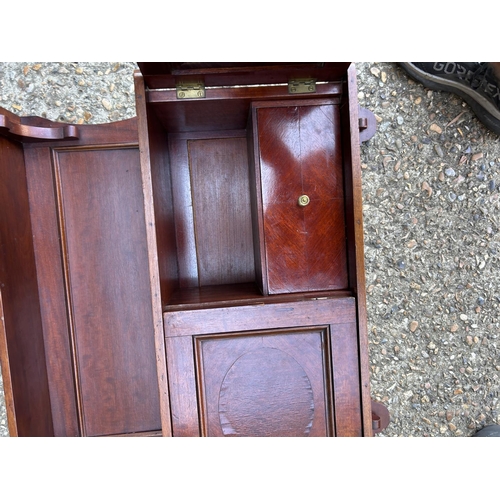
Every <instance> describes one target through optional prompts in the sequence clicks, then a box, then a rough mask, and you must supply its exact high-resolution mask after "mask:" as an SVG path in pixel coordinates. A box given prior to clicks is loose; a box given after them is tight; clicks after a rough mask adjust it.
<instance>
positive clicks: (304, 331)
mask: <svg viewBox="0 0 500 500" xmlns="http://www.w3.org/2000/svg"><path fill="white" fill-rule="evenodd" d="M354 304H355V301H354V299H352V298H345V299H325V300H309V301H297V302H289V303H285V304H277V303H274V304H273V303H270V304H265V305H262V304H261V305H246V306H236V307H228V308H217V307H216V308H212V309H199V310H191V311H189V310H181V311H175V310H172V311H169V312H167V313H166V314H165V335H166V349H167V353H168V356H167V364H168V371H169V389H170V396H171V410H172V427H173V434H174V436H215V437H223V436H227V437H236V436H241V437H245V436H247V437H248V436H256V437H261V436H274V437H286V436H288V437H291V436H293V437H301V436H303V437H307V436H310V437H313V436H335V435H337V436H360V435H362V419H361V399H360V394H361V391H360V387H359V376H358V368H357V367H358V365H359V361H358V348H357V330H356V322H355V310H354Z"/></svg>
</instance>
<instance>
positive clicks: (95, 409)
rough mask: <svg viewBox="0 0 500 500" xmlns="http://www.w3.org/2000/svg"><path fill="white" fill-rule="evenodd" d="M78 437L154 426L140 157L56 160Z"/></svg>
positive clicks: (75, 155)
mask: <svg viewBox="0 0 500 500" xmlns="http://www.w3.org/2000/svg"><path fill="white" fill-rule="evenodd" d="M56 160H57V161H56V179H57V182H58V185H59V188H58V190H59V201H60V204H61V221H60V223H61V233H62V239H63V247H64V249H65V254H66V256H65V268H66V273H67V295H68V303H69V311H68V312H69V319H70V324H71V331H72V338H73V344H74V349H75V363H76V376H77V379H76V380H77V385H78V393H79V400H80V406H81V418H82V425H83V434H84V435H85V434H86V435H108V434H124V433H127V432H141V431H149V430H156V429H159V428H160V427H161V424H160V412H159V401H158V398H159V395H158V388H157V382H156V365H155V355H154V353H155V349H154V338H153V321H152V310H151V299H150V294H151V292H150V287H149V269H148V256H147V248H146V234H145V223H144V205H143V201H142V200H143V196H142V187H141V176H140V164H139V151H138V150H137V149H135V148H134V149H95V150H86V149H82V150H74V151H64V150H62V151H59V152H58V153H57V157H56Z"/></svg>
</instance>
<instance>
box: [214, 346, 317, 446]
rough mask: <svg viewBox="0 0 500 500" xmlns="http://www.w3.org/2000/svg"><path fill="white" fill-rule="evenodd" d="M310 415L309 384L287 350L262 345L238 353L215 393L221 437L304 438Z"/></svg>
mask: <svg viewBox="0 0 500 500" xmlns="http://www.w3.org/2000/svg"><path fill="white" fill-rule="evenodd" d="M313 418H314V398H313V390H312V387H311V382H310V380H309V378H308V376H307V374H306V372H305V371H304V369H303V368H302V366H300V364H299V363H298V362H297V361H296V360H295V359H294V358H293V357H292V356H290V355H289V354H287V353H285V352H283V351H281V350H279V349H274V348H269V347H262V348H259V349H255V350H253V351H250V352H247V353H245V354H244V355H243V356H241V357H239V358H238V359H237V360H236V361H235V363H233V365H232V366H231V368H230V369H229V370H228V372H227V373H226V375H225V377H224V379H223V381H222V384H221V388H220V393H219V419H220V423H221V427H222V433H223V434H224V436H255V437H259V436H275V437H291V436H308V435H309V432H310V430H311V426H312V423H313Z"/></svg>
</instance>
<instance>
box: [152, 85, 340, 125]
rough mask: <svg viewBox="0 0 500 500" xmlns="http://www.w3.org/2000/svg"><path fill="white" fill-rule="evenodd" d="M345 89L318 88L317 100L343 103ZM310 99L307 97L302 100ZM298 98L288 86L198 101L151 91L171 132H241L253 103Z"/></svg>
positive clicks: (239, 90) (214, 93)
mask: <svg viewBox="0 0 500 500" xmlns="http://www.w3.org/2000/svg"><path fill="white" fill-rule="evenodd" d="M341 88H342V87H341V85H340V84H339V83H333V84H322V85H318V86H317V98H318V97H320V96H321V97H328V98H330V99H331V100H332V101H333V102H336V103H339V102H340V90H341ZM309 97H310V95H309V94H304V95H303V96H302V97H301V100H307V99H309ZM297 98H298V96H296V95H292V94H290V93H289V92H288V87H287V86H286V85H285V86H272V87H265V86H255V87H232V88H227V87H225V88H209V89H207V90H206V97H205V98H203V99H196V100H189V99H187V100H179V99H177V96H176V91H175V90H158V91H154V90H153V91H149V92H148V104H149V107H150V110H151V112H152V113H155V114H156V115H157V116H158V119H159V120H160V121H161V122H162V124H163V127H164V129H165V131H166V132H168V133H177V132H196V131H198V132H201V131H205V132H214V131H221V130H241V129H244V128H245V127H246V125H247V119H248V112H249V109H250V106H251V104H252V102H254V101H261V100H276V99H280V100H281V101H283V102H286V101H290V100H296V99H297Z"/></svg>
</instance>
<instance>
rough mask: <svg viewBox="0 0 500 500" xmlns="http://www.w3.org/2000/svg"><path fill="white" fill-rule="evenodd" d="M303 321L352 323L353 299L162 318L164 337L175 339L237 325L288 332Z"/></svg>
mask: <svg viewBox="0 0 500 500" xmlns="http://www.w3.org/2000/svg"><path fill="white" fill-rule="evenodd" d="M304 317H308V318H311V320H313V321H314V322H315V323H314V324H338V323H351V322H353V321H355V299H354V298H352V297H346V298H338V299H337V298H323V299H318V300H306V301H301V300H300V299H297V300H296V301H295V302H294V301H290V302H285V303H282V302H272V303H268V304H265V303H264V302H262V303H261V304H252V305H245V306H241V307H220V308H217V307H212V308H209V309H196V310H188V311H183V310H173V311H167V312H166V313H165V314H164V322H165V336H167V337H179V336H186V335H188V336H189V335H193V332H196V334H197V335H202V334H212V333H223V332H230V331H231V330H230V327H229V326H228V325H229V324H234V323H235V322H237V323H238V325H239V326H238V328H239V329H240V330H252V329H253V327H256V328H259V329H267V328H274V327H275V326H276V323H277V322H279V324H280V325H281V326H282V327H283V328H292V327H294V326H296V325H297V324H299V323H300V321H302V320H303V318H304Z"/></svg>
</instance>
